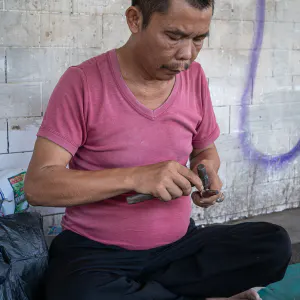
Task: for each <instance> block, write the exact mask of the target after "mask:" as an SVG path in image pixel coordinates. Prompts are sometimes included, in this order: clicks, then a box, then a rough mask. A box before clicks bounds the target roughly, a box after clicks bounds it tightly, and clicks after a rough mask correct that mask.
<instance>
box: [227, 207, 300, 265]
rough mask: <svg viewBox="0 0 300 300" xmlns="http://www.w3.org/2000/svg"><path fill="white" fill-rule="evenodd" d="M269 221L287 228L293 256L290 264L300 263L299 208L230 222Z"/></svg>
mask: <svg viewBox="0 0 300 300" xmlns="http://www.w3.org/2000/svg"><path fill="white" fill-rule="evenodd" d="M245 221H247V222H261V221H262V222H269V223H273V224H277V225H280V226H282V227H283V228H285V229H286V230H287V232H288V233H289V235H290V238H291V241H292V244H293V246H292V250H293V257H292V259H291V262H290V264H296V263H300V209H293V210H286V211H283V212H279V213H274V214H270V215H264V216H258V217H253V218H250V219H245V220H241V221H235V222H231V223H230V224H238V223H241V222H245Z"/></svg>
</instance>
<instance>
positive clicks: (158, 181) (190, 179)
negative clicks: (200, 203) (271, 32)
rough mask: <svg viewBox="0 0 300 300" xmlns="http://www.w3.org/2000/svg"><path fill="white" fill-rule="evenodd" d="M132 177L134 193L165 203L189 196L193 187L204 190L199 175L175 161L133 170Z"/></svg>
mask: <svg viewBox="0 0 300 300" xmlns="http://www.w3.org/2000/svg"><path fill="white" fill-rule="evenodd" d="M130 177H131V178H130V181H131V182H132V187H133V190H134V191H136V192H137V193H141V194H151V195H153V196H154V197H156V198H159V199H161V200H163V201H170V200H173V199H176V198H179V197H181V196H189V195H190V194H191V192H192V185H194V186H195V187H196V188H197V189H198V190H199V191H202V190H203V185H202V182H201V179H200V178H199V177H198V175H196V174H195V173H194V172H193V171H191V170H190V169H188V168H187V167H185V166H182V165H181V164H179V163H178V162H175V161H167V162H161V163H158V164H154V165H148V166H143V167H136V168H133V171H132V174H131V176H130Z"/></svg>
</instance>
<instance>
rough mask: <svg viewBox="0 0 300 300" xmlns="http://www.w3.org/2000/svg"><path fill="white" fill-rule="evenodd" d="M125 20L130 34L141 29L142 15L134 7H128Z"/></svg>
mask: <svg viewBox="0 0 300 300" xmlns="http://www.w3.org/2000/svg"><path fill="white" fill-rule="evenodd" d="M126 19H127V24H128V27H129V30H130V31H131V33H132V34H135V33H138V32H140V31H141V30H142V28H143V15H142V12H141V10H140V9H139V8H138V7H136V6H130V7H129V8H128V9H127V11H126Z"/></svg>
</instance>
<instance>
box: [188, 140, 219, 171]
mask: <svg viewBox="0 0 300 300" xmlns="http://www.w3.org/2000/svg"><path fill="white" fill-rule="evenodd" d="M190 162H191V170H193V171H194V172H196V170H197V166H198V165H199V164H204V165H205V166H206V167H207V168H209V169H213V170H215V171H216V172H218V171H219V168H220V164H221V162H220V157H219V154H218V151H217V148H216V146H215V144H211V145H210V146H208V147H207V148H205V149H194V150H193V152H192V154H191V155H190Z"/></svg>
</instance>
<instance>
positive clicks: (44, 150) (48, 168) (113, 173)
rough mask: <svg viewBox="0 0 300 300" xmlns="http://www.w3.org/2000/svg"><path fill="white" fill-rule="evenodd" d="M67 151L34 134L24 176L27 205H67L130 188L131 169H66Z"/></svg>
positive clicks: (67, 161) (111, 194) (104, 196)
mask: <svg viewBox="0 0 300 300" xmlns="http://www.w3.org/2000/svg"><path fill="white" fill-rule="evenodd" d="M71 157H72V156H71V154H70V153H69V152H68V151H67V150H65V149H64V148H62V147H60V146H58V145H57V144H55V143H53V142H51V141H49V140H47V139H44V138H40V137H38V138H37V141H36V144H35V149H34V153H33V156H32V159H31V162H30V164H29V167H28V171H27V174H26V176H25V186H24V189H25V193H26V197H27V199H28V202H29V203H30V204H31V205H41V206H50V207H51V206H56V207H67V206H76V205H81V204H88V203H93V202H96V201H100V200H103V199H107V198H111V197H114V196H117V195H120V194H123V193H126V192H128V191H130V190H131V189H132V188H133V186H131V181H130V180H129V178H130V175H131V171H132V170H131V169H111V170H104V171H77V170H70V169H67V168H66V166H67V165H68V163H69V161H70V159H71Z"/></svg>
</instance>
